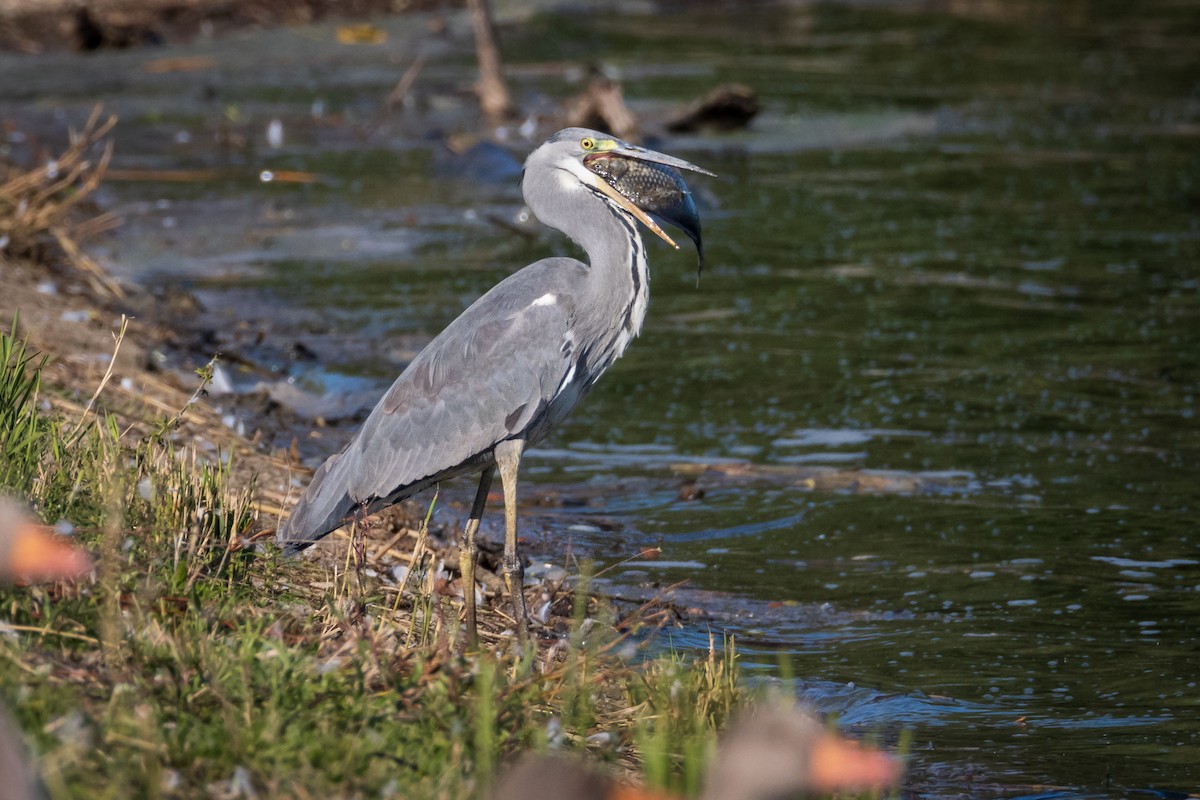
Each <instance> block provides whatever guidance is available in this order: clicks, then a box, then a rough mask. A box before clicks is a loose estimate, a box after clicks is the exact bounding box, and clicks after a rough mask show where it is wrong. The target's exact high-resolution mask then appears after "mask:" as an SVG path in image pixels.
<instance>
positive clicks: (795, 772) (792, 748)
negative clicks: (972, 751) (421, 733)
mask: <svg viewBox="0 0 1200 800" xmlns="http://www.w3.org/2000/svg"><path fill="white" fill-rule="evenodd" d="M900 775H901V765H900V762H899V761H898V760H897V759H895V758H893V757H892V756H890V755H888V754H886V753H883V752H881V751H879V750H873V749H871V748H869V747H864V746H863V745H860V744H858V743H857V742H853V741H851V740H849V739H846V738H843V737H841V736H839V735H837V734H836V733H833V732H831V731H829V730H827V729H826V728H825V726H824V725H822V724H821V722H819V721H818V720H817V719H815V718H814V717H812V716H811V715H809V714H807V713H805V712H803V711H800V710H797V709H758V710H755V711H751V712H749V713H747V714H745V715H744V716H743V717H742V718H741V719H739V720H738V721H737V722H735V723H734V725H733V726H732V727H731V728H730V729H729V731H728V733H726V734H725V735H724V736H723V737H722V738H721V742H720V743H719V745H718V747H717V753H716V756H715V757H714V758H713V760H712V763H711V764H709V766H708V770H707V771H706V774H705V781H704V790H703V792H702V793H701V795H700V796H701V798H702V799H703V800H777V799H778V798H781V797H812V796H821V795H828V794H832V793H837V792H869V791H876V792H878V791H881V790H883V789H887V788H889V787H891V786H895V785H896V784H897V783H898V782H899V780H900ZM529 797H536V798H538V799H539V800H679V799H678V798H673V797H671V796H669V795H665V794H661V793H658V792H653V791H650V790H647V789H645V788H642V787H639V786H634V785H632V784H629V783H624V782H621V781H618V780H617V779H616V778H614V777H613V776H611V775H609V774H607V773H603V772H600V771H599V770H598V769H596V768H595V767H593V766H591V765H589V764H587V763H586V762H585V761H584V760H583V759H582V758H579V757H575V756H568V755H541V756H525V757H524V758H522V759H521V760H520V761H518V762H517V764H516V765H515V766H514V767H513V768H512V769H511V770H509V771H508V772H507V773H506V774H505V775H504V776H503V777H502V778H501V780H500V783H499V785H498V787H497V789H496V792H495V794H494V795H493V800H523V798H529Z"/></svg>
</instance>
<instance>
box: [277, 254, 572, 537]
mask: <svg viewBox="0 0 1200 800" xmlns="http://www.w3.org/2000/svg"><path fill="white" fill-rule="evenodd" d="M554 261H558V260H557V259H556V260H554ZM546 263H547V262H539V263H538V264H535V265H533V266H532V267H526V268H525V269H524V270H522V271H521V272H519V273H517V274H516V275H513V276H511V277H510V278H509V279H508V280H506V281H503V282H501V283H500V284H498V285H497V286H496V287H495V288H494V289H493V290H492V291H491V292H489V293H488V294H486V295H484V296H483V297H481V298H480V299H479V301H477V302H476V303H475V304H474V305H472V306H471V307H470V308H469V309H467V310H466V311H465V312H463V314H462V315H461V316H460V317H458V319H456V320H455V321H454V322H452V323H451V324H450V325H449V326H448V327H447V328H446V329H445V330H444V331H442V333H441V334H439V335H438V336H437V338H435V339H434V340H433V341H432V342H431V343H430V344H429V346H428V347H426V348H425V349H424V350H422V351H421V353H420V354H419V355H418V356H417V357H416V358H415V359H414V360H413V361H412V363H410V364H409V365H408V368H407V369H405V370H404V372H403V373H402V374H401V375H400V377H399V378H397V379H396V381H395V383H393V384H392V387H391V388H390V389H389V390H388V392H387V394H385V395H384V396H383V398H382V399H381V400H380V401H379V403H378V405H376V406H375V408H374V410H372V412H371V414H370V415H369V416H368V417H367V420H366V422H365V423H364V424H363V427H362V430H361V431H359V433H358V435H357V436H355V438H354V439H353V440H352V441H351V442H350V443H349V444H348V445H346V447H345V449H343V450H342V452H340V453H338V454H336V455H334V456H331V457H330V458H329V459H328V460H327V461H326V462H325V463H324V464H323V465H322V466H321V467H320V469H318V470H317V472H316V474H315V475H314V476H313V480H312V482H311V483H310V484H309V486H308V488H307V489H306V490H305V491H304V494H303V495H302V496H301V498H300V502H299V503H298V504H297V506H296V508H295V510H294V511H293V512H292V515H291V517H290V518H289V519H288V520H287V521H286V522H285V523H284V524H283V525H282V526H281V527H280V529H279V532H278V533H277V535H276V539H277V541H278V542H279V543H280V545H281V546H282V547H283V548H284V552H285V553H295V552H298V551H299V550H302V549H303V548H305V547H307V546H308V545H310V544H311V543H312V542H314V541H316V540H317V539H319V538H321V537H322V536H324V535H325V534H327V533H329V532H330V531H333V530H336V529H337V528H339V527H341V526H342V525H343V524H345V523H346V522H347V521H348V520H349V519H351V518H352V517H353V516H354V515H355V514H356V513H358V512H359V511H366V512H373V511H377V510H379V509H381V508H384V507H385V506H388V505H391V504H392V503H395V502H397V501H399V500H401V499H403V498H405V497H408V496H409V495H411V494H414V493H416V492H418V491H420V490H421V489H423V488H425V487H426V486H429V485H431V484H433V483H435V482H437V481H439V480H444V479H446V478H449V477H452V476H453V475H457V474H460V473H462V472H466V471H469V470H472V469H477V468H480V467H482V466H484V465H486V464H488V463H490V461H491V459H492V449H493V448H494V447H495V446H496V444H498V443H499V442H501V441H504V440H505V439H509V438H512V437H514V436H516V435H518V434H520V433H522V432H523V431H524V430H525V428H526V427H527V426H528V425H529V424H531V423H532V422H533V421H534V420H535V419H536V418H537V416H538V414H539V413H540V412H541V411H542V410H544V409H545V407H546V405H547V404H548V403H549V402H550V401H551V400H552V399H553V398H554V396H555V394H556V393H557V392H558V391H559V389H560V388H561V387H562V385H563V382H564V379H565V377H566V376H567V375H568V373H569V372H570V369H571V353H570V349H569V348H564V346H563V344H564V341H566V340H567V338H568V332H569V330H570V326H571V322H572V317H573V313H574V311H573V307H572V306H571V305H570V304H569V302H567V300H566V298H565V297H563V296H562V295H561V294H560V295H557V296H556V299H555V301H554V302H534V301H535V300H537V299H538V298H539V297H545V296H546V294H547V293H548V292H549V293H550V294H553V289H550V290H547V289H546V288H545V287H546V285H547V282H549V283H550V284H551V285H553V284H554V283H557V282H558V281H554V280H549V281H548V280H547V278H550V277H551V276H540V278H541V279H538V278H539V276H537V275H535V274H530V275H526V273H529V272H532V271H533V270H534V268H535V267H542V265H543V264H546ZM574 263H578V262H574ZM540 271H541V270H539V272H540ZM560 277H561V276H560ZM520 279H524V280H520ZM535 287H537V288H536V290H535ZM564 294H565V293H564ZM560 297H561V300H560V299H559V298H560Z"/></svg>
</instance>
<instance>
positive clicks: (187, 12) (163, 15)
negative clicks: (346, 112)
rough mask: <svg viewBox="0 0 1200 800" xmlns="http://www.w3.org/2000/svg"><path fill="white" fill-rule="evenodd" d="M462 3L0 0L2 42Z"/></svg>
mask: <svg viewBox="0 0 1200 800" xmlns="http://www.w3.org/2000/svg"><path fill="white" fill-rule="evenodd" d="M444 5H458V3H453V2H446V1H445V0H87V1H86V2H80V0H0V50H7V51H17V52H24V53H38V52H42V51H44V50H60V49H63V48H71V49H75V50H80V51H87V50H99V49H103V48H126V47H139V46H153V45H157V44H163V43H166V42H175V41H186V40H187V39H190V38H192V37H195V36H213V35H219V34H221V33H222V32H225V31H229V30H234V29H237V28H244V27H247V26H259V25H299V24H304V23H309V22H315V21H318V20H322V19H347V20H350V19H363V18H367V17H371V16H377V15H380V14H391V13H399V12H405V11H414V10H421V9H428V8H432V7H436V6H444Z"/></svg>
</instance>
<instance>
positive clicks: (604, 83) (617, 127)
mask: <svg viewBox="0 0 1200 800" xmlns="http://www.w3.org/2000/svg"><path fill="white" fill-rule="evenodd" d="M566 120H567V124H568V125H570V126H573V127H578V128H594V129H596V130H600V131H608V132H609V133H611V134H613V135H614V136H616V137H618V138H620V139H629V138H632V137H633V136H634V134H635V133H637V127H638V126H637V118H636V117H634V116H633V112H632V111H630V110H629V106H627V105H625V95H624V93H623V92H622V91H621V84H619V83H617V82H616V81H614V80H612V79H611V78H607V77H604V76H599V77H596V78H593V79H592V82H591V83H589V84H588V87H587V89H585V90H584V91H583V93H582V94H579V95H577V96H576V97H574V98H572V99H571V100H569V101H568V102H567V104H566Z"/></svg>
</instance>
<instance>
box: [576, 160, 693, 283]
mask: <svg viewBox="0 0 1200 800" xmlns="http://www.w3.org/2000/svg"><path fill="white" fill-rule="evenodd" d="M583 163H584V166H586V167H587V168H588V169H589V170H591V171H592V172H594V173H595V174H596V175H598V176H599V177H600V178H602V180H601V181H597V188H599V189H600V191H602V192H604V194H605V195H607V196H608V197H610V198H611V199H612V200H613V201H614V202H615V203H616V204H617V205H619V206H620V207H621V208H623V209H625V210H626V211H628V212H629V213H630V214H632V215H633V216H634V217H635V218H636V219H637V220H639V221H640V222H641V223H642V224H643V225H645V226H646V227H647V228H649V229H650V230H651V231H653V232H654V233H655V234H656V235H658V236H659V237H660V238H661V239H662V240H663V241H665V242H666V243H667V244H669V245H671V246H672V247H674V248H675V249H679V245H677V244H676V243H675V241H674V240H673V239H672V238H671V237H670V236H668V235H667V233H666V232H665V231H663V229H662V228H661V227H659V225H658V224H657V223H656V222H655V221H654V220H653V219H652V218H651V216H650V215H653V216H655V217H658V218H659V219H662V220H665V221H666V222H669V223H671V224H672V225H675V226H676V227H678V228H679V229H680V230H682V231H683V232H684V233H686V234H687V235H688V238H690V239H691V240H692V242H694V243H695V245H696V253H697V256H698V263H697V265H696V276H697V280H698V279H699V275H700V273H701V272H702V271H703V270H704V245H703V242H702V241H701V238H700V215H699V214H698V213H697V212H696V203H695V201H694V200H693V199H692V193H691V191H690V190H689V189H688V187H687V184H686V183H684V180H683V175H682V174H681V173H680V170H681V169H686V170H691V171H692V172H699V173H701V174H703V175H712V174H713V173H711V172H709V171H708V170H706V169H703V168H701V167H698V166H696V165H695V164H692V163H690V162H687V161H684V160H683V159H681V158H675V157H674V156H668V155H666V154H664V153H658V152H655V151H654V150H647V149H646V148H644V147H637V146H635V145H631V144H626V143H625V142H621V141H618V140H615V139H610V140H607V141H602V142H599V143H597V146H596V151H595V152H591V153H588V154H587V155H585V156H584V157H583Z"/></svg>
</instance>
